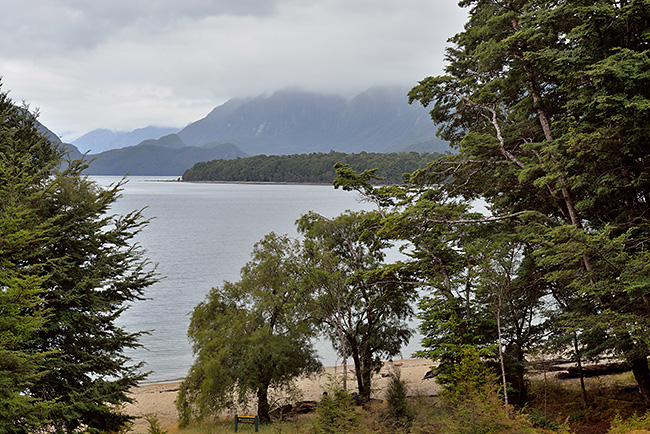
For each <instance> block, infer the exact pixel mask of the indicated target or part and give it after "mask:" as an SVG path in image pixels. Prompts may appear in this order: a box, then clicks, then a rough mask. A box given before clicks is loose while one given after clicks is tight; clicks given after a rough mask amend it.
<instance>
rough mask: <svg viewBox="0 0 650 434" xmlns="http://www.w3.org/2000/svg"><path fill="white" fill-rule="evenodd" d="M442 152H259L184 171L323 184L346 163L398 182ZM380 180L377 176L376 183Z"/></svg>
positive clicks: (201, 176) (200, 177)
mask: <svg viewBox="0 0 650 434" xmlns="http://www.w3.org/2000/svg"><path fill="white" fill-rule="evenodd" d="M439 157H440V154H427V153H422V154H420V153H418V152H409V153H405V152H404V153H388V154H377V153H366V152H362V153H360V154H345V153H341V152H334V151H331V152H329V153H327V154H324V153H320V152H319V153H312V154H292V155H270V156H266V155H256V156H254V157H248V158H236V159H232V160H225V159H223V160H213V161H207V162H201V163H197V164H195V165H194V166H193V167H192V168H191V169H189V170H187V171H186V172H185V173H184V174H183V180H184V181H239V182H295V183H322V184H329V183H331V182H332V181H334V177H335V173H334V165H335V164H337V163H342V164H347V165H349V166H350V167H352V169H353V170H357V171H363V170H366V169H371V168H373V167H376V168H377V172H378V175H379V176H380V177H382V178H381V179H382V180H381V181H380V182H382V183H387V184H397V183H400V182H402V181H403V175H404V174H405V173H410V172H413V171H414V170H417V169H421V168H424V167H425V166H426V165H427V164H428V163H429V162H430V161H432V160H435V159H437V158H439ZM377 181H379V180H377V179H375V182H377Z"/></svg>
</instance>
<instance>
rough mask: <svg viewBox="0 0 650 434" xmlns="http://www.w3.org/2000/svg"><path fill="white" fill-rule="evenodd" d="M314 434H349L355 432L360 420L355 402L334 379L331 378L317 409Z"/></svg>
mask: <svg viewBox="0 0 650 434" xmlns="http://www.w3.org/2000/svg"><path fill="white" fill-rule="evenodd" d="M316 415H317V420H316V423H315V424H314V426H313V433H314V434H347V433H349V432H354V431H355V429H356V428H357V427H358V425H359V418H358V416H357V414H356V412H355V411H354V400H353V399H352V397H351V396H350V395H349V394H348V393H347V392H346V391H345V390H343V387H341V385H340V384H339V382H338V381H336V379H334V378H330V383H329V384H328V387H327V390H326V392H325V393H324V394H323V397H322V398H321V400H320V402H319V403H318V407H317V409H316Z"/></svg>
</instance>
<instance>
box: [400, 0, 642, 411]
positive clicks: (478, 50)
mask: <svg viewBox="0 0 650 434" xmlns="http://www.w3.org/2000/svg"><path fill="white" fill-rule="evenodd" d="M460 5H461V6H462V7H467V8H468V9H469V15H468V22H467V24H466V25H465V28H464V30H463V31H461V32H460V33H458V34H457V35H455V36H454V37H453V38H451V40H450V41H451V42H452V43H453V44H454V45H453V46H452V47H450V48H448V50H447V61H448V67H447V68H446V74H445V75H443V76H438V77H428V78H426V79H424V80H422V81H421V82H420V83H419V84H418V85H417V86H415V87H414V88H413V89H412V91H411V92H410V93H409V99H410V101H412V102H413V101H419V102H420V103H421V104H423V105H424V106H428V107H430V108H431V116H432V119H433V120H434V122H435V123H437V124H438V125H439V127H440V128H439V135H440V137H441V138H443V139H445V140H449V141H450V142H451V144H452V146H454V147H456V148H457V149H458V151H459V153H458V154H456V155H450V156H446V157H443V158H441V159H440V160H438V161H436V162H435V163H433V164H432V165H430V166H429V167H428V168H427V169H426V170H423V171H420V172H419V173H417V174H414V176H412V177H411V180H412V181H413V184H414V185H413V186H411V188H410V192H409V194H413V196H414V197H421V196H425V195H426V193H421V191H422V189H426V188H431V189H432V190H434V191H435V193H433V194H431V196H434V197H435V198H436V200H437V201H440V202H445V201H449V199H459V198H464V199H472V198H477V197H481V198H484V199H485V200H486V201H487V202H488V203H489V204H490V205H491V211H492V213H493V214H494V215H495V217H494V220H495V221H496V220H497V219H502V220H500V221H508V220H509V221H511V222H512V223H513V224H514V230H513V229H507V230H508V231H510V232H511V233H514V234H516V237H517V239H516V242H517V243H521V245H522V246H523V247H524V249H523V250H522V252H523V254H522V261H521V262H520V263H521V266H525V268H522V269H521V270H520V271H517V272H516V273H515V274H514V275H513V278H512V279H510V280H503V279H494V277H495V276H496V275H495V274H494V273H491V275H492V277H491V278H490V281H491V282H497V281H501V282H503V283H508V281H510V282H511V283H512V284H518V285H517V286H518V289H517V291H516V294H518V296H517V297H507V296H508V294H513V292H512V286H510V287H508V285H505V286H504V285H497V286H494V285H488V286H493V287H494V288H499V287H500V288H502V289H503V290H499V291H498V292H497V293H499V294H501V301H502V302H505V303H503V304H502V307H506V308H508V309H509V311H510V312H516V311H517V309H516V308H514V307H515V306H514V305H513V306H512V309H510V306H509V304H510V303H511V302H512V301H514V300H518V299H520V298H519V297H520V296H522V295H523V296H525V298H523V299H522V300H524V301H525V303H523V304H522V305H525V306H528V307H529V308H531V307H535V306H537V307H535V309H534V310H533V309H531V310H530V311H529V312H530V313H532V314H533V315H535V310H537V311H539V306H542V304H541V301H542V300H545V299H546V300H549V299H550V298H549V297H546V296H547V295H551V296H552V297H553V301H554V305H551V304H549V305H547V306H546V307H547V308H550V309H549V310H552V313H553V317H554V318H555V324H556V325H558V327H557V328H555V330H554V332H555V333H556V335H558V336H560V337H564V336H567V335H568V336H575V337H576V339H577V340H578V344H579V347H580V348H582V349H583V350H584V351H585V352H587V353H589V354H591V355H596V354H601V353H603V352H606V351H609V352H612V351H613V352H615V353H617V354H620V355H622V356H623V357H625V358H626V359H627V360H628V361H629V362H630V363H631V364H632V366H633V370H634V373H635V377H636V378H637V382H638V384H639V387H640V390H641V393H642V395H643V396H644V397H645V400H646V403H647V402H650V369H649V367H648V362H647V357H648V355H649V354H650V347H649V344H650V338H649V337H648V334H647V330H648V329H649V327H648V323H647V318H648V316H647V312H648V303H647V301H648V296H649V294H650V292H649V291H650V290H649V288H650V286H648V282H647V271H648V270H647V269H646V268H645V267H646V266H647V264H648V263H649V262H648V260H649V258H648V253H647V252H648V249H647V240H648V239H649V237H650V224H649V222H648V203H649V199H650V177H648V172H647V167H649V166H650V160H649V159H650V154H649V153H648V152H647V137H648V135H649V133H650V127H649V125H650V123H649V122H648V121H649V120H650V119H649V117H650V110H649V108H650V74H648V70H649V69H648V65H649V63H648V62H649V59H650V52H649V51H648V48H649V39H648V31H647V25H648V24H647V23H648V20H649V19H650V8H648V5H647V2H646V1H644V0H633V1H629V2H622V3H619V2H611V1H608V0H598V1H592V2H553V1H536V2H533V1H528V0H522V1H512V2H482V1H476V0H465V1H462V2H461V3H460ZM417 187H420V190H417ZM411 192H416V193H411ZM411 203H415V202H411ZM429 209H430V210H432V211H430V212H429V214H428V215H427V217H428V218H427V219H425V220H419V222H422V224H421V226H418V229H420V228H421V227H422V226H424V227H426V228H432V227H433V228H435V227H436V225H435V224H432V223H433V222H432V220H433V219H435V220H438V221H440V222H444V221H446V224H449V225H451V224H452V223H451V222H450V221H453V218H436V217H437V215H435V214H433V210H436V208H434V207H430V208H429ZM407 212H408V208H407ZM466 220H467V219H466ZM478 224H479V223H478V222H475V223H474V225H478ZM454 229H455V228H454ZM409 239H417V238H415V237H410V238H409ZM453 243H454V241H451V242H449V243H448V244H447V245H446V247H447V248H449V247H451V246H453ZM421 246H422V248H426V249H427V250H426V251H432V250H431V248H430V244H425V243H422V244H421ZM420 249H421V247H419V246H418V245H417V244H416V245H415V251H416V253H418V250H420ZM433 251H435V252H437V253H438V255H437V259H439V263H440V261H442V262H445V261H446V263H447V264H448V265H447V267H448V269H450V270H451V271H456V270H455V269H453V268H451V265H453V263H452V262H450V261H449V259H448V258H446V257H445V256H443V254H444V253H446V252H447V251H448V250H445V246H443V247H442V248H441V247H438V248H437V249H436V250H433ZM468 258H469V257H468ZM495 259H496V258H492V259H490V260H491V261H494V260H495ZM468 263H471V261H470V262H468ZM483 263H485V262H483ZM490 268H491V269H492V270H494V269H495V268H494V267H492V266H490V267H488V268H487V269H488V270H489V269H490ZM467 269H468V270H469V267H467ZM481 274H483V273H479V275H478V276H480V275H481ZM448 275H449V276H453V274H452V273H449V274H448ZM483 276H485V275H484V274H483ZM522 277H525V278H526V280H523V279H521V278H522ZM486 283H487V281H486ZM519 283H521V284H519ZM506 288H507V291H505V289H506ZM504 296H506V298H503V297H504ZM536 300H537V301H536ZM522 305H520V307H521V306H522ZM641 306H643V307H641ZM503 313H504V316H499V317H500V319H501V320H503V323H504V326H505V327H506V328H505V330H503V331H505V333H506V336H505V338H506V342H507V343H508V344H513V343H514V344H516V346H517V347H518V348H517V349H516V350H515V351H514V353H513V352H511V354H513V355H514V356H516V357H514V358H513V359H512V363H514V365H515V366H521V365H522V364H523V363H525V350H526V345H522V342H523V341H522V339H530V340H531V342H535V341H538V340H539V339H540V337H539V336H535V330H534V327H530V326H529V331H528V332H526V333H523V334H519V335H517V334H515V335H512V337H514V338H515V339H512V338H509V337H508V334H509V333H510V332H509V331H508V328H510V330H516V329H517V328H520V327H521V325H522V324H525V321H524V317H519V318H517V317H516V316H513V317H511V318H508V311H504V312H503ZM455 323H459V321H457V320H455ZM528 323H530V321H528ZM508 341H509V342H508ZM508 346H510V345H508ZM508 346H506V356H508V354H507V352H508ZM582 349H581V350H579V351H576V352H575V356H576V357H579V356H580V353H581V352H582V351H583V350H582Z"/></svg>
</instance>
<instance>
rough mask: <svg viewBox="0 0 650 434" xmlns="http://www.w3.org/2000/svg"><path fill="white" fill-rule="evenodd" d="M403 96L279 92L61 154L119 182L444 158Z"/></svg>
mask: <svg viewBox="0 0 650 434" xmlns="http://www.w3.org/2000/svg"><path fill="white" fill-rule="evenodd" d="M406 93H407V91H406V90H404V89H397V88H380V87H376V88H371V89H369V90H367V91H365V92H363V93H361V94H359V95H357V96H356V97H354V98H343V97H340V96H335V95H324V94H318V93H313V92H305V91H301V90H296V89H289V90H282V91H278V92H275V93H273V94H272V95H260V96H258V97H255V98H240V99H231V100H229V101H227V102H226V103H224V104H222V105H220V106H218V107H215V108H214V109H213V110H212V111H211V112H210V113H209V114H208V115H207V116H205V117H204V118H202V119H199V120H197V121H196V122H192V123H191V124H189V125H187V126H186V127H185V128H183V129H181V130H180V131H178V132H176V131H175V130H174V129H173V128H161V127H145V128H139V129H136V130H133V131H131V132H128V133H125V132H113V131H110V130H105V129H98V130H94V131H91V132H90V133H88V134H85V135H83V136H82V137H80V138H79V139H77V140H75V141H74V146H73V145H66V146H67V148H68V149H69V150H71V151H72V152H73V153H74V155H80V154H79V151H81V152H82V153H84V152H88V150H89V149H92V151H90V152H88V158H89V159H90V160H92V161H91V162H90V164H89V167H88V169H87V170H86V173H87V174H90V175H120V176H122V175H124V174H127V173H129V174H131V175H173V176H181V175H182V174H183V173H184V172H185V171H186V170H188V169H190V168H191V167H192V166H193V165H194V164H195V163H198V162H202V161H211V160H228V159H233V158H241V157H247V156H254V155H293V154H308V153H329V152H330V151H335V152H341V153H348V154H350V153H360V152H368V153H399V152H412V151H415V152H418V153H445V152H448V151H449V150H450V149H449V146H448V144H447V143H446V142H444V141H442V140H440V139H438V138H437V137H436V135H435V132H436V127H435V126H434V125H433V122H432V121H431V119H430V116H429V113H428V112H427V110H426V109H424V108H423V107H421V106H419V105H409V104H408V99H407V96H406ZM50 134H52V133H51V132H50ZM52 136H53V137H55V138H56V140H58V137H56V136H55V135H54V134H52ZM75 146H76V147H75ZM77 148H79V150H77ZM71 155H72V154H71Z"/></svg>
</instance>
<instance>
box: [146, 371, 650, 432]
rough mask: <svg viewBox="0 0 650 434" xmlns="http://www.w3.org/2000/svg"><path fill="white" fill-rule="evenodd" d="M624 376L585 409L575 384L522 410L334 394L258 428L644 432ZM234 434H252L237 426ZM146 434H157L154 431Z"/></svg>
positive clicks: (601, 384) (229, 428)
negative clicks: (362, 401)
mask: <svg viewBox="0 0 650 434" xmlns="http://www.w3.org/2000/svg"><path fill="white" fill-rule="evenodd" d="M633 383H634V380H633V378H632V376H631V374H629V373H628V374H620V375H615V376H608V377H600V378H594V379H589V381H588V383H587V402H586V403H585V401H584V399H583V394H582V391H581V389H580V387H579V383H578V382H577V381H567V380H564V381H559V380H557V379H536V380H533V381H531V382H530V391H531V399H530V400H529V402H528V403H527V404H526V405H525V406H524V407H523V408H514V407H508V408H506V407H505V406H504V404H503V400H502V396H501V395H500V393H499V392H500V391H499V389H498V388H497V387H496V386H494V385H492V384H489V385H486V386H482V387H481V388H480V389H479V390H473V391H469V390H468V391H466V394H465V396H464V399H461V400H457V401H455V402H449V400H447V399H446V398H445V397H444V396H442V397H427V396H414V397H413V396H411V397H409V398H406V397H405V395H403V393H402V392H403V390H399V387H398V388H397V389H398V390H393V391H392V393H393V396H391V395H390V393H391V392H390V389H391V388H390V387H389V390H388V391H387V396H386V399H385V400H383V401H372V402H370V403H369V404H367V405H364V406H358V405H354V403H353V402H352V401H351V400H349V399H346V398H344V395H341V394H340V392H341V391H340V390H338V389H335V388H334V389H333V390H332V391H330V393H329V394H328V397H327V401H328V402H327V403H326V405H322V406H321V407H320V408H319V410H318V411H317V412H316V413H310V414H303V415H297V416H295V417H292V418H288V419H285V420H282V421H280V420H277V421H275V422H274V423H271V424H268V425H261V426H260V428H259V432H260V433H262V434H339V433H340V434H342V433H359V434H384V433H385V434H394V433H398V434H402V433H412V434H553V433H556V434H587V433H589V434H628V433H635V434H636V433H645V432H646V431H645V430H648V431H647V432H649V433H650V413H647V414H646V413H644V407H643V404H642V402H641V400H640V397H639V394H638V392H637V391H635V390H634V389H633V388H632V387H630V386H631V385H632V384H633ZM165 431H166V433H167V434H225V433H232V432H234V424H233V422H232V420H231V419H230V418H227V419H219V420H214V421H210V422H204V423H203V424H201V425H194V426H190V427H188V428H186V429H182V430H179V429H178V428H177V427H175V426H169V427H165ZM238 432H240V433H248V432H254V429H253V427H252V426H241V425H240V428H239V431H238ZM149 434H161V433H160V431H155V432H150V433H149Z"/></svg>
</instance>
